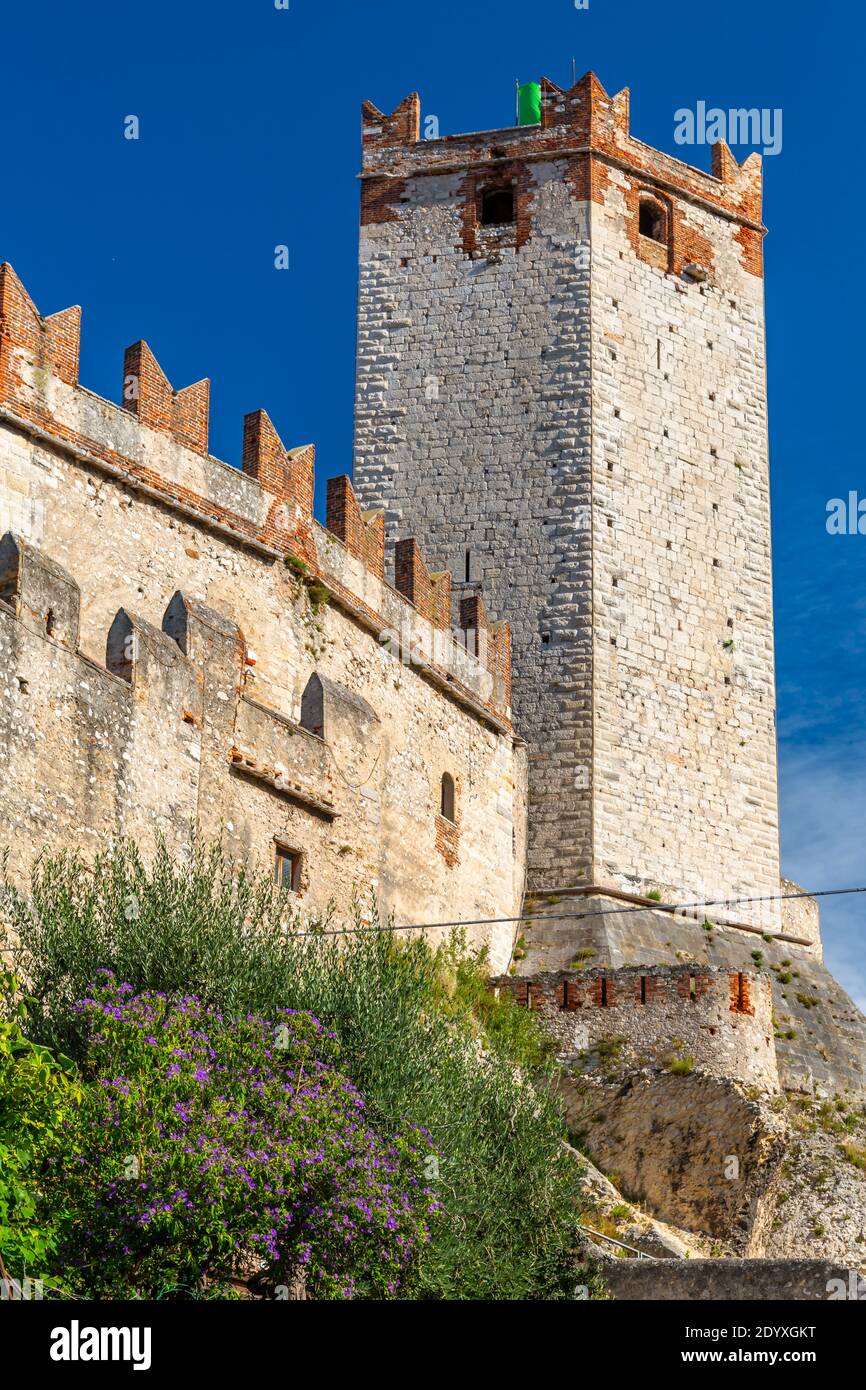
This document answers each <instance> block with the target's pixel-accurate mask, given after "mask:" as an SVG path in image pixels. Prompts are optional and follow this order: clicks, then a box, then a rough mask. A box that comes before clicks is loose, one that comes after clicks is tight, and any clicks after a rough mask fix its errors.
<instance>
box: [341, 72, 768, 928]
mask: <svg viewBox="0 0 866 1390" xmlns="http://www.w3.org/2000/svg"><path fill="white" fill-rule="evenodd" d="M543 90H544V95H543V103H542V107H543V120H542V124H541V126H537V127H536V126H528V127H522V128H519V129H507V130H499V131H487V132H482V133H480V134H473V135H457V136H449V137H447V138H444V139H431V140H418V139H417V137H416V136H415V134H414V133H413V132H414V130H415V127H414V126H411V127H409V126H407V125H406V124H399V123H398V124H396V125H393V126H391V127H389V128H388V133H387V135H374V136H368V137H365V143H364V163H363V170H362V180H363V193H362V208H361V221H362V229H361V243H360V254H359V274H360V287H359V314H358V349H357V395H356V401H357V404H356V432H355V480H356V486H357V488H358V492H359V496H360V498H361V499H362V501H363V503H364V505H366V506H376V507H384V508H385V510H386V515H387V516H388V519H389V522H390V525H391V527H392V529H393V530H395V531H403V532H407V533H409V534H413V535H416V536H417V537H418V538H419V540H420V541H421V543H422V545H423V546H424V547H425V550H426V552H427V555H428V559H429V560H430V561H431V562H435V563H436V564H437V565H440V566H442V567H443V568H449V569H451V570H452V571H453V574H454V577H455V579H456V580H458V581H460V582H461V583H463V584H467V583H468V584H471V583H472V582H473V581H475V580H480V581H483V583H484V587H485V591H486V593H487V595H488V603H489V605H490V607H491V611H492V612H493V613H494V615H495V616H497V617H500V616H507V617H508V619H509V621H510V622H511V625H512V631H513V636H514V655H515V659H514V668H515V684H514V707H515V712H516V719H517V723H518V726H519V727H520V729H521V732H522V733H523V735H524V736H525V737H526V739H527V740H528V743H529V749H530V764H531V776H530V849H529V869H530V877H531V881H532V882H533V884H534V885H535V886H541V885H551V886H554V887H556V886H559V885H561V884H567V885H571V884H574V883H581V882H584V883H595V884H603V885H608V886H611V887H618V888H621V889H625V890H629V891H633V892H643V893H645V892H646V891H648V890H649V889H650V888H652V887H657V888H659V889H661V890H662V891H663V894H664V896H665V898H673V899H679V898H682V897H703V896H706V893H705V888H706V884H707V881H708V880H712V881H714V882H715V883H716V884H717V886H718V887H719V888H721V889H723V891H724V894H725V896H761V895H771V894H774V893H778V885H779V852H778V824H777V796H776V750H775V724H774V708H775V695H774V686H773V642H772V638H773V627H772V593H771V588H772V584H771V567H770V517H769V477H768V458H767V423H766V418H767V417H766V385H765V373H764V311H763V284H762V280H761V257H760V244H761V234H762V228H761V226H760V203H761V174H760V161H758V160H754V159H753V160H747V161H746V163H745V165H744V166H742V167H740V166H739V165H737V163H736V161H735V160H734V159H733V158H732V157H731V155H730V152H729V151H727V150H726V149H725V148H724V147H717V148H716V150H715V152H714V162H713V172H712V173H706V174H705V173H701V172H700V171H698V170H696V169H693V168H691V167H689V166H687V165H685V164H683V163H681V162H679V161H677V160H675V159H673V158H671V157H670V156H668V155H666V154H663V153H661V152H659V151H656V150H652V149H650V148H649V147H648V146H646V145H645V144H642V143H641V142H640V141H638V140H635V139H634V138H633V137H632V136H631V134H630V132H629V127H628V98H627V93H620V94H619V96H617V97H610V96H609V95H608V94H607V93H606V92H605V91H604V89H603V87H602V86H601V83H600V82H599V81H598V79H597V78H596V77H595V76H594V75H593V74H592V73H588V74H586V75H585V76H584V77H583V78H582V79H580V81H579V82H578V83H576V84H575V86H574V87H573V88H572V89H571V90H570V91H568V92H561V91H560V90H559V89H558V88H556V87H555V85H554V84H552V83H545V84H543ZM413 109H415V113H416V115H417V99H416V101H415V107H414V108H413ZM375 129H378V130H382V129H384V127H383V126H382V125H381V123H380V121H379V118H377V124H376V126H375ZM496 189H498V190H510V191H511V193H512V196H513V203H514V218H513V221H512V222H510V223H508V224H505V225H499V226H486V225H484V221H483V207H484V196H485V193H486V192H487V191H490V190H496ZM646 197H650V198H652V199H653V200H654V202H655V203H656V204H657V205H658V206H659V208H660V210H661V213H662V222H663V228H664V229H663V236H662V241H663V243H664V244H662V243H661V242H657V241H652V240H651V239H649V238H648V237H646V236H642V235H640V231H639V228H640V206H641V202H642V200H643V199H645V198H646ZM696 263H698V264H700V265H701V266H702V267H703V268H704V269H705V270H706V272H707V275H706V280H705V282H704V283H700V284H698V283H695V282H694V281H693V280H692V279H690V278H689V277H688V276H687V275H685V274H684V273H683V270H684V266H685V265H687V264H696ZM744 911H745V916H746V920H752V919H753V916H755V917H757V916H758V915H760V914H759V912H758V909H757V908H756V907H750V908H746V909H745V910H744ZM769 911H770V913H771V914H772V911H773V910H772V908H771V909H770V910H769ZM775 912H776V915H778V909H776V910H775Z"/></svg>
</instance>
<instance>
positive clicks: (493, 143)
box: [361, 72, 765, 275]
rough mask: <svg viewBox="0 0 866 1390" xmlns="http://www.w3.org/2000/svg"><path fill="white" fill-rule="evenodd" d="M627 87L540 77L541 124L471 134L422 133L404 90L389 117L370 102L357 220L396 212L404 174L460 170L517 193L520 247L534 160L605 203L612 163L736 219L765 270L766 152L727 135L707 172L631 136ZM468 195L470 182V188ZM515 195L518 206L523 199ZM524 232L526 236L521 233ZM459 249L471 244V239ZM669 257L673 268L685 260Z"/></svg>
mask: <svg viewBox="0 0 866 1390" xmlns="http://www.w3.org/2000/svg"><path fill="white" fill-rule="evenodd" d="M629 105H630V93H629V89H628V88H627V87H626V88H623V90H622V91H620V92H617V93H616V94H615V95H614V96H610V95H609V94H608V93H607V92H606V91H605V89H604V87H603V86H602V84H601V82H600V81H599V79H598V77H597V76H596V75H595V73H593V72H587V73H585V74H584V75H583V77H581V78H580V79H579V80H578V81H577V82H575V83H574V85H573V86H572V87H570V88H562V87H559V86H557V84H556V83H555V82H551V81H550V80H549V79H548V78H543V79H542V82H541V122H540V124H539V125H528V126H511V127H505V128H502V129H498V130H489V131H480V132H475V133H470V134H460V135H447V136H442V137H439V138H436V139H421V138H420V121H421V110H420V98H419V96H418V94H417V93H412V95H411V96H409V97H406V99H405V100H404V101H402V102H401V103H400V104H399V105H398V106H397V107H396V108H395V109H394V111H392V112H391V113H390V115H388V114H386V113H384V112H382V111H380V110H379V109H378V108H377V107H376V106H374V105H373V104H372V103H371V102H365V103H364V105H363V107H362V150H363V155H362V171H361V179H362V187H363V192H362V211H361V221H362V225H363V224H368V223H373V222H383V221H391V220H394V219H395V218H396V217H397V216H398V215H399V211H400V206H401V204H402V203H404V202H405V200H406V183H407V180H409V179H412V178H415V177H419V176H430V175H438V176H442V175H448V174H463V175H464V176H466V177H471V179H473V180H478V179H483V180H484V181H486V182H487V183H488V184H491V185H492V184H494V183H500V182H501V183H503V184H505V183H509V184H512V185H513V186H514V187H515V191H516V193H517V223H518V231H517V245H518V247H519V246H520V245H521V244H523V242H524V241H525V239H526V237H525V229H522V228H521V212H523V215H524V216H523V221H524V222H525V220H526V215H527V206H526V204H527V203H528V201H529V196H530V195H529V188H528V182H529V180H528V171H529V169H530V168H531V166H532V165H533V164H534V163H537V162H539V161H541V162H545V161H550V160H552V159H557V160H560V159H561V160H565V161H567V174H566V178H567V181H568V183H569V184H570V185H571V187H572V190H573V193H574V196H575V197H576V198H578V199H588V200H591V201H593V202H602V201H604V196H605V190H606V188H607V186H608V184H609V182H610V180H611V177H616V174H615V173H614V171H618V173H619V174H624V175H626V176H627V177H629V178H631V179H633V180H635V181H636V183H637V185H638V187H639V189H641V190H644V191H645V192H647V193H651V194H654V195H656V196H658V197H660V198H662V199H666V198H668V197H670V196H671V195H673V196H674V197H675V198H676V199H678V200H681V201H683V202H686V203H692V204H695V205H697V206H698V207H699V208H703V209H704V210H706V211H709V212H711V213H715V214H716V215H718V216H721V217H723V218H726V219H729V220H730V221H732V222H735V223H737V224H739V226H738V231H737V239H738V241H739V243H740V247H741V256H742V261H743V265H744V266H745V267H746V268H747V269H748V270H750V271H751V273H752V274H755V275H760V274H761V241H762V238H763V236H764V233H765V228H764V227H763V225H762V222H761V204H762V160H761V156H760V155H759V154H757V153H753V154H750V155H748V156H747V158H746V159H745V160H744V161H743V163H742V164H739V163H738V162H737V160H736V158H735V157H734V155H733V153H732V152H731V150H730V148H729V146H728V145H727V144H726V143H725V142H724V141H723V140H720V141H717V142H716V143H715V144H713V145H711V147H710V148H711V168H710V170H709V171H704V170H701V169H698V168H695V167H694V166H693V165H690V164H686V163H684V162H683V161H682V160H679V159H676V158H675V157H674V156H673V155H669V154H666V153H664V152H663V151H660V150H656V149H653V148H652V147H651V146H649V145H646V144H644V143H643V142H642V141H640V140H637V139H635V138H634V137H633V136H632V134H631V132H630V129H629ZM468 191H469V192H470V193H471V195H472V196H473V197H474V194H475V187H474V184H473V187H472V188H471V189H469V190H468ZM521 198H522V200H523V206H521ZM522 230H523V234H521V233H522ZM465 249H467V250H470V249H473V248H472V247H470V246H469V245H467V246H466V247H465ZM683 250H684V255H683V257H678V256H676V254H675V255H674V262H675V266H674V268H676V269H679V268H680V266H681V265H682V264H686V263H688V255H689V248H688V247H684V248H683Z"/></svg>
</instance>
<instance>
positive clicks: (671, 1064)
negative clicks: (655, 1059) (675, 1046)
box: [668, 1057, 695, 1076]
mask: <svg viewBox="0 0 866 1390" xmlns="http://www.w3.org/2000/svg"><path fill="white" fill-rule="evenodd" d="M694 1069H695V1059H694V1057H670V1058H669V1059H668V1071H671V1072H673V1074H674V1076H691V1074H692V1072H693V1071H694Z"/></svg>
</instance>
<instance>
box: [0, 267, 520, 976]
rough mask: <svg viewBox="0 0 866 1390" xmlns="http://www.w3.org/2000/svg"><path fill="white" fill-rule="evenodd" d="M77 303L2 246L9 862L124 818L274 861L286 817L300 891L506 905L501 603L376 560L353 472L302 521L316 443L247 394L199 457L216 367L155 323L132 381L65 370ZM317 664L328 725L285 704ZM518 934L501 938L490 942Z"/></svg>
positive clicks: (505, 942) (116, 827)
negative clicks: (166, 365) (304, 723)
mask: <svg viewBox="0 0 866 1390" xmlns="http://www.w3.org/2000/svg"><path fill="white" fill-rule="evenodd" d="M58 321H59V323H60V328H58ZM77 323H78V318H77V314H75V313H73V311H67V312H66V313H64V314H61V315H55V316H53V317H52V318H46V319H42V318H40V316H39V315H38V313H37V311H36V309H35V307H34V306H33V304H32V301H30V299H29V297H28V296H27V294H26V292H25V291H24V289H23V287H22V286H21V285H20V282H18V281H17V279H16V277H15V276H14V273H13V272H12V271H11V270H10V269H9V268H8V267H4V268H3V269H2V271H0V484H2V488H3V491H2V492H0V510H2V508H3V507H4V506H5V507H8V506H9V498H11V497H14V498H20V499H22V501H23V505H21V506H19V505H17V504H15V505H14V507H13V509H12V514H11V515H9V516H7V518H6V520H7V522H9V521H11V522H14V523H15V526H16V534H15V535H14V536H13V535H10V536H7V537H6V538H5V539H4V541H3V544H2V552H3V562H2V565H0V571H2V572H0V643H2V647H0V696H2V705H0V745H2V749H3V760H4V796H3V803H2V820H0V841H2V842H3V843H4V844H9V845H10V847H11V851H12V854H11V862H12V866H13V869H14V870H15V872H16V873H18V874H20V875H23V874H24V873H25V872H26V870H27V868H28V866H29V863H30V862H31V861H32V858H33V857H34V856H35V855H36V854H37V853H38V852H39V850H40V849H41V848H42V847H43V846H44V845H48V846H50V847H52V848H55V849H58V848H61V847H70V848H81V849H83V850H85V851H88V852H89V851H90V850H92V848H93V847H94V846H95V845H96V844H97V843H98V842H100V841H104V840H105V839H106V838H107V837H108V836H110V835H112V834H114V833H128V834H131V835H134V836H135V837H136V839H138V840H139V841H140V842H141V843H142V844H143V845H144V846H145V847H149V846H151V845H152V844H153V839H154V835H155V834H156V833H157V832H161V833H163V834H165V835H166V836H167V838H168V840H169V843H170V844H172V845H174V846H179V845H180V844H182V843H183V842H184V840H185V837H186V835H187V834H188V830H189V825H190V823H191V821H193V820H195V819H197V820H198V821H199V823H200V825H201V826H202V828H203V830H205V832H206V833H207V834H208V835H209V836H211V835H222V837H223V839H224V842H225V844H226V847H227V848H228V849H229V851H230V852H231V853H232V854H235V853H236V854H238V855H240V854H242V853H250V854H251V855H252V856H253V857H254V858H255V859H256V860H258V861H259V862H260V863H261V864H263V865H265V866H270V865H271V864H273V861H274V855H275V847H276V845H277V844H278V843H279V844H281V845H282V846H283V847H284V848H285V849H287V850H290V851H293V852H296V853H299V854H300V855H301V856H302V873H301V877H300V882H299V889H300V893H299V896H298V897H297V899H296V900H297V902H298V903H299V905H300V906H302V907H303V908H304V909H308V910H309V911H310V912H311V913H318V912H322V911H324V910H325V909H326V908H327V907H328V904H329V903H331V902H333V903H334V905H335V906H336V909H337V913H338V915H339V916H341V917H344V916H345V915H346V914H347V912H348V911H349V906H350V898H351V893H352V890H353V888H355V887H357V888H358V889H359V890H360V891H361V892H362V893H365V892H367V891H368V890H369V889H370V888H371V887H372V888H373V889H375V890H376V891H377V893H378V896H379V901H380V905H381V907H382V909H383V910H384V911H386V912H388V911H393V912H394V913H395V914H396V917H397V920H398V921H403V922H421V921H424V922H427V921H437V920H448V921H451V920H453V919H454V918H463V917H468V918H487V917H490V918H494V917H498V918H501V917H508V916H512V915H513V914H514V912H515V911H516V910H517V908H518V906H519V903H520V900H521V895H522V891H523V859H522V846H523V845H524V843H525V827H524V820H525V786H524V783H525V772H524V757H523V751H522V748H521V747H520V745H519V743H517V744H515V740H514V736H513V734H512V729H511V720H510V705H509V694H508V675H509V670H508V667H509V662H508V659H507V651H508V632H507V627H506V626H505V625H500V626H496V625H490V624H489V625H488V632H487V639H488V640H487V641H486V642H484V641H481V640H479V634H478V633H477V632H476V631H475V630H473V629H471V628H469V629H468V630H464V629H463V628H461V627H460V626H459V620H458V621H457V622H455V624H454V628H453V630H452V627H451V616H450V614H447V613H443V609H442V605H441V601H440V603H439V606H438V607H437V608H436V609H435V611H434V609H433V605H432V603H431V602H430V600H429V599H428V598H427V597H426V596H424V595H421V594H418V595H416V596H414V598H410V596H409V595H407V594H405V593H402V592H400V591H399V590H398V589H397V588H395V587H393V586H392V585H390V584H388V583H387V582H386V581H385V580H384V579H383V577H382V566H381V564H380V563H379V564H377V562H376V555H377V550H378V553H379V555H380V556H381V554H382V552H383V537H382V529H381V518H378V519H377V518H375V517H373V518H371V517H369V516H362V515H361V514H360V512H359V509H358V508H357V503H356V502H355V500H354V496H353V494H352V493H351V485H350V484H349V483H348V480H343V485H342V490H341V493H340V503H341V505H340V508H339V510H337V509H335V514H334V515H333V516H332V518H331V519H332V522H333V525H334V530H333V531H331V530H326V529H325V528H323V527H321V526H320V525H318V524H317V523H316V522H315V521H314V520H313V517H312V511H311V507H312V479H313V473H312V469H313V456H312V449H310V448H301V449H295V450H291V449H286V448H285V447H284V446H283V444H282V442H281V441H280V440H279V438H278V437H277V435H276V433H275V431H274V430H273V427H272V426H271V425H270V422H269V420H268V419H267V416H265V415H264V413H263V412H255V414H254V415H252V416H249V417H247V421H246V422H245V429H244V449H243V464H244V467H243V470H239V469H235V468H232V467H229V466H228V465H226V464H224V463H222V462H220V461H218V460H216V459H213V458H211V457H210V456H209V455H208V453H207V428H206V424H207V421H206V410H207V392H206V390H205V389H204V387H203V386H202V385H201V384H199V386H197V387H194V388H187V389H186V390H185V391H173V390H172V388H171V386H170V385H169V384H168V383H167V382H166V381H165V378H164V377H163V376H162V374H161V373H160V371H159V368H158V365H157V364H156V362H155V359H153V357H152V354H150V353H149V351H148V350H147V348H146V345H143V344H139V345H137V346H136V349H134V350H132V349H131V350H130V352H128V353H127V358H126V362H125V372H124V386H123V396H124V401H125V405H124V406H122V407H121V406H117V405H113V404H111V403H110V402H108V401H104V400H101V399H100V398H99V397H96V396H94V395H92V394H91V393H90V392H88V391H86V390H85V389H83V388H81V387H80V386H79V385H78V383H77V351H73V339H74V332H73V330H74V329H77ZM60 329H62V330H63V331H62V333H61V331H60ZM75 341H76V342H77V339H76V340H75ZM127 392H129V393H130V397H129V399H127ZM353 508H354V510H353ZM355 513H357V516H356V515H355ZM314 673H316V674H317V675H318V677H319V678H320V681H321V688H322V690H323V692H324V694H323V702H324V724H325V727H324V730H323V731H322V733H319V734H316V733H313V732H311V731H310V730H309V729H307V728H303V727H301V724H300V719H301V703H302V697H303V694H304V691H305V689H306V688H307V685H308V682H309V681H310V678H311V676H312V675H313V674H314ZM322 734H323V736H322ZM444 773H449V774H450V775H451V776H452V777H453V778H454V780H455V783H456V785H457V787H458V796H457V804H456V812H455V825H454V832H453V836H452V839H453V852H452V853H451V854H450V855H449V856H448V858H447V859H446V857H444V856H443V855H442V854H441V853H440V852H439V850H438V849H437V841H438V839H439V834H438V829H437V822H438V820H439V816H438V812H439V810H440V795H441V779H442V776H443V774H444ZM434 935H435V934H434ZM512 935H513V933H512V929H511V928H510V926H508V925H507V924H506V925H504V926H502V927H500V928H498V929H497V931H496V932H495V934H494V936H493V937H492V939H491V944H492V947H493V953H492V954H493V959H494V961H498V962H499V968H503V967H504V965H505V963H506V961H507V958H508V953H509V947H510V942H511V939H512ZM475 937H476V939H485V938H486V932H485V931H484V929H483V928H481V929H478V931H477V932H476V933H475Z"/></svg>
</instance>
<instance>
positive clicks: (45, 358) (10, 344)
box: [0, 264, 81, 404]
mask: <svg viewBox="0 0 866 1390" xmlns="http://www.w3.org/2000/svg"><path fill="white" fill-rule="evenodd" d="M80 339H81V310H80V309H79V308H78V306H77V305H74V306H73V307H72V308H70V309H63V310H61V311H60V313H57V314H50V315H49V316H48V317H47V318H42V316H41V315H40V313H39V311H38V309H37V308H36V305H35V304H34V303H33V300H32V299H31V298H30V296H29V294H28V293H27V291H26V290H25V288H24V286H23V285H22V283H21V281H20V280H19V279H18V276H17V275H16V274H15V271H14V270H13V269H12V267H11V265H8V264H4V265H0V400H2V401H5V402H8V403H9V404H13V403H14V402H15V401H16V400H21V399H23V398H25V397H26V396H27V395H29V391H28V388H27V387H26V386H25V383H24V381H23V380H22V379H21V377H20V374H19V372H18V369H17V368H16V367H15V366H14V364H13V360H12V352H13V349H15V348H18V349H21V348H23V349H24V350H25V351H26V352H27V354H28V356H29V357H30V359H31V361H32V363H33V364H34V365H35V366H36V367H41V368H42V369H43V370H47V371H49V372H50V373H51V374H52V375H53V376H56V377H59V378H60V380H61V381H65V382H66V383H67V385H69V386H77V385H78V360H79V350H80Z"/></svg>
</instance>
